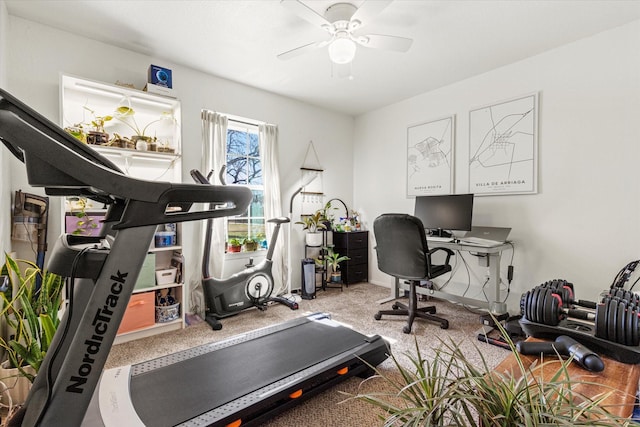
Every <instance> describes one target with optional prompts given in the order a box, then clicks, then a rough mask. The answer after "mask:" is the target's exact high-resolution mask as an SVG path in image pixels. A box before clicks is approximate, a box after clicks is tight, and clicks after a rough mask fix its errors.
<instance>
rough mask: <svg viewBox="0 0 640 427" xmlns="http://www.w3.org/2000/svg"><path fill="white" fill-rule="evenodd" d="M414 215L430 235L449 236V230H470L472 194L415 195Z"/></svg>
mask: <svg viewBox="0 0 640 427" xmlns="http://www.w3.org/2000/svg"><path fill="white" fill-rule="evenodd" d="M414 216H416V217H418V218H419V219H420V220H421V221H422V224H423V225H424V228H425V229H426V230H427V231H428V232H429V233H428V234H429V235H431V236H439V237H451V231H454V230H460V231H469V230H471V220H472V217H473V194H447V195H441V196H417V197H416V205H415V210H414Z"/></svg>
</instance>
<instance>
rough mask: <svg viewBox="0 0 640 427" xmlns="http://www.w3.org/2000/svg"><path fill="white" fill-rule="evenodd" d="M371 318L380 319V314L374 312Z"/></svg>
mask: <svg viewBox="0 0 640 427" xmlns="http://www.w3.org/2000/svg"><path fill="white" fill-rule="evenodd" d="M373 318H374V319H376V320H380V319H382V314H380V313H376V314H374V315H373Z"/></svg>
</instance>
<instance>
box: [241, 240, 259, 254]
mask: <svg viewBox="0 0 640 427" xmlns="http://www.w3.org/2000/svg"><path fill="white" fill-rule="evenodd" d="M242 246H244V250H245V251H246V252H253V251H257V250H258V240H257V239H253V238H251V237H247V238H246V239H244V241H243V242H242Z"/></svg>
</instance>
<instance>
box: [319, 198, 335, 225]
mask: <svg viewBox="0 0 640 427" xmlns="http://www.w3.org/2000/svg"><path fill="white" fill-rule="evenodd" d="M337 209H338V208H336V207H332V206H331V200H329V201H328V202H327V203H326V204H325V205H324V207H323V208H322V209H320V210H319V212H320V214H321V219H320V221H322V223H323V224H324V225H325V228H326V229H327V230H332V229H333V222H334V218H333V215H331V214H330V213H329V211H330V210H337Z"/></svg>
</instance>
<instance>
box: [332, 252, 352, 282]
mask: <svg viewBox="0 0 640 427" xmlns="http://www.w3.org/2000/svg"><path fill="white" fill-rule="evenodd" d="M350 259H351V258H349V257H348V256H340V254H339V253H337V252H334V251H333V250H332V249H330V250H329V254H328V255H327V258H326V262H327V265H328V266H329V267H331V281H332V282H334V283H339V282H340V281H341V280H342V272H340V271H339V269H340V263H341V262H343V261H349V260H350Z"/></svg>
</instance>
